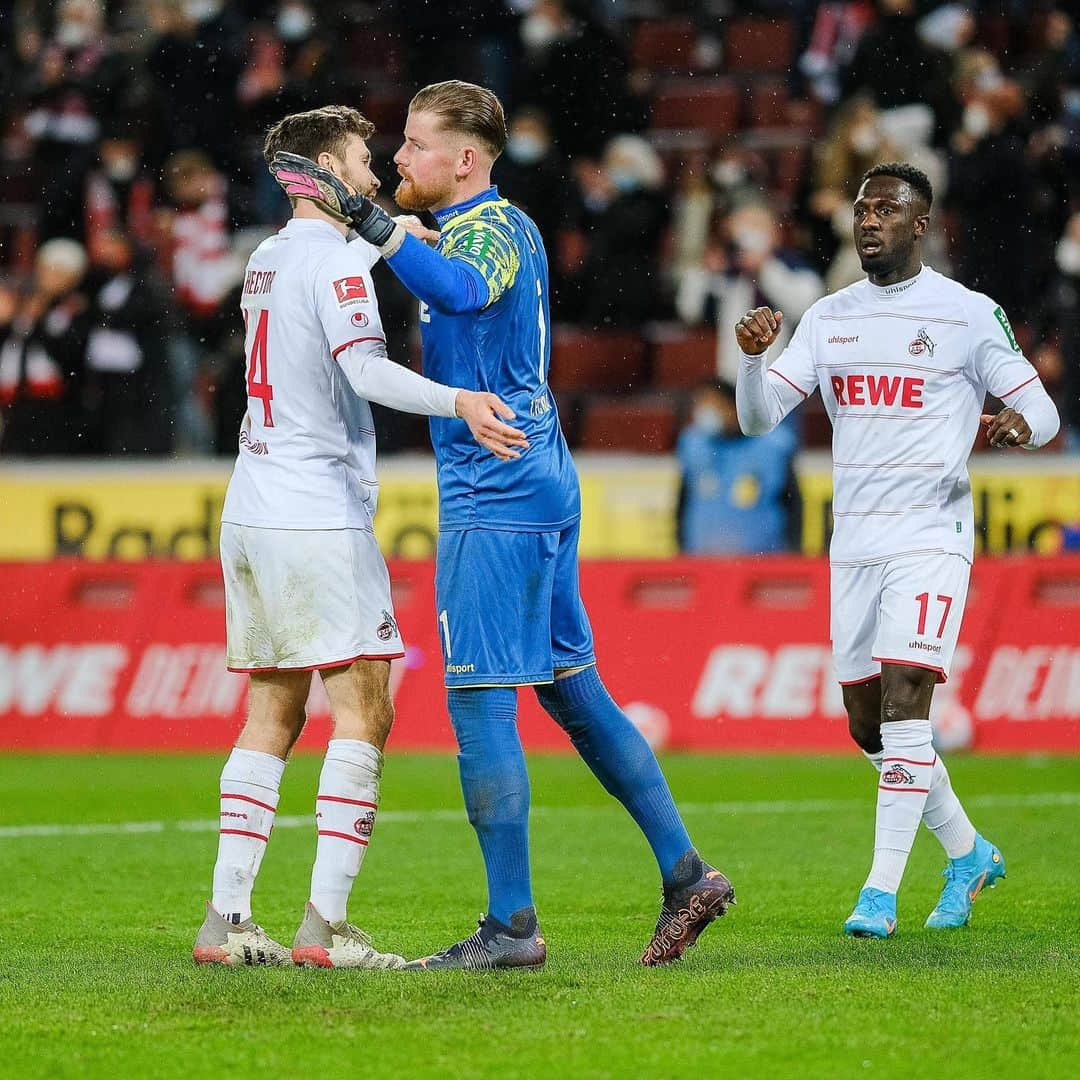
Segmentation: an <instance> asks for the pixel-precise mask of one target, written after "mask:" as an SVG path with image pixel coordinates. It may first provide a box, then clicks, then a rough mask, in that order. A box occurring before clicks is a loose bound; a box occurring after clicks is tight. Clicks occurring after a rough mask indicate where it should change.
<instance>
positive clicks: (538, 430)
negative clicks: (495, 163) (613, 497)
mask: <svg viewBox="0 0 1080 1080" xmlns="http://www.w3.org/2000/svg"><path fill="white" fill-rule="evenodd" d="M435 217H436V219H437V221H438V223H439V227H440V229H441V232H442V238H441V240H440V241H439V245H438V250H439V252H440V254H442V255H444V256H446V257H447V258H448V259H452V260H458V259H460V260H463V261H464V263H465V264H466V265H468V266H469V267H471V268H472V269H473V270H475V271H478V272H479V274H480V275H481V276H482V278H483V281H484V285H485V287H486V290H487V296H486V303H485V304H484V306H483V307H482V308H481V309H480V310H474V311H467V312H465V313H464V314H460V315H450V314H445V313H443V312H439V311H436V310H435V309H434V308H431V307H428V305H426V304H421V305H420V333H421V337H422V339H423V349H424V374H425V375H426V376H427V377H428V378H429V379H435V380H437V381H438V382H442V383H448V384H449V385H451V386H465V387H468V388H469V389H471V390H484V391H488V392H489V393H492V394H498V396H499V397H500V398H502V400H503V401H505V402H506V403H507V404H508V405H509V406H510V407H511V408H512V409H513V410H514V412H515V413H516V414H517V419H516V420H513V421H510V422H511V423H513V424H514V425H515V426H516V427H520V428H521V429H522V430H523V431H524V432H525V435H526V437H527V438H528V440H529V449H528V450H526V451H524V452H523V453H522V455H521V457H520V459H518V460H517V461H499V460H498V459H497V458H496V457H494V455H492V454H490V453H489V452H488V451H487V450H485V449H484V448H483V447H481V446H478V445H477V444H476V443H475V442H474V441H473V440H472V439H471V438H470V436H469V432H468V429H467V428H466V427H465V425H464V424H461V423H455V422H454V421H452V420H445V419H441V418H436V417H433V418H432V420H431V442H432V445H433V446H434V448H435V457H436V461H437V462H438V475H439V527H440V528H441V529H444V530H447V529H449V530H455V529H468V528H475V527H489V528H498V529H508V530H518V531H524V532H549V531H555V530H558V529H561V528H563V527H565V526H566V525H569V524H571V523H572V522H573V521H575V520H576V519H577V518H578V516H579V515H580V512H581V496H580V493H579V489H578V480H577V473H576V471H575V469H574V463H573V460H572V459H571V457H570V451H569V448H568V447H567V445H566V440H565V439H564V438H563V434H562V430H561V428H560V427H559V416H558V413H557V411H556V409H555V400H554V398H553V397H552V396H551V391H550V389H549V388H548V385H547V374H548V363H549V358H550V355H551V332H550V326H551V323H550V320H549V309H548V268H547V255H546V254H545V252H544V245H543V242H542V241H541V239H540V233H539V232H538V231H537V228H536V226H535V225H534V224H533V223H532V221H531V220H530V219H529V218H528V217H527V216H526V215H525V214H523V213H522V212H521V211H520V210H519V209H518V208H517V207H515V206H512V205H511V204H510V203H508V202H507V201H506V200H505V199H502V198H500V197H499V193H498V191H496V189H495V188H488V190H487V191H485V192H483V193H481V194H480V195H478V196H476V197H475V198H473V199H471V200H469V201H468V202H465V203H462V204H460V205H458V206H453V207H448V208H447V209H445V210H439V211H437V212H436V214H435Z"/></svg>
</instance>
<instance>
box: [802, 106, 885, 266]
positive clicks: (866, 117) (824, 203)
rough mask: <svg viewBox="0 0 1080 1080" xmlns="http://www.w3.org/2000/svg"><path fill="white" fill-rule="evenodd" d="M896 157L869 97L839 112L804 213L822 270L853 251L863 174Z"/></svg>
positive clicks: (821, 153)
mask: <svg viewBox="0 0 1080 1080" xmlns="http://www.w3.org/2000/svg"><path fill="white" fill-rule="evenodd" d="M896 156H897V155H896V154H895V152H894V149H893V147H891V146H890V145H889V144H888V143H887V141H886V140H885V138H884V135H883V134H882V130H881V115H880V113H879V112H878V110H877V107H876V106H875V105H874V103H873V101H872V100H871V99H870V98H869V97H867V96H865V95H858V96H856V97H854V98H852V99H851V100H850V101H846V102H844V104H843V105H841V106H840V108H839V109H837V111H836V115H835V117H834V118H833V121H832V124H831V126H830V128H829V132H828V134H827V135H826V137H825V139H824V140H823V141H822V143H821V145H820V146H819V147H818V150H817V153H816V156H815V160H814V173H813V188H812V191H811V193H810V196H809V198H808V199H807V202H806V208H805V209H806V212H807V216H808V218H809V220H810V226H811V231H812V234H813V238H814V249H815V252H816V253H817V257H818V260H819V263H818V265H819V266H820V267H821V268H822V269H825V268H826V267H828V266H830V265H831V264H832V263H833V262H834V260H835V259H836V258H837V253H838V251H840V250H841V249H843V247H844V246H845V245H848V246H849V247H853V244H854V241H853V240H852V238H851V204H852V203H853V202H854V201H855V195H856V193H857V192H858V190H859V181H860V178H861V177H862V175H863V173H865V172H866V170H867V169H869V168H871V167H872V166H874V165H876V164H877V163H878V162H879V161H892V160H894V159H895V158H896ZM844 284H850V282H845V283H844Z"/></svg>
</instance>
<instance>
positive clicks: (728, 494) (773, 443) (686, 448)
mask: <svg viewBox="0 0 1080 1080" xmlns="http://www.w3.org/2000/svg"><path fill="white" fill-rule="evenodd" d="M763 440H764V441H763ZM797 444H798V439H797V437H796V434H795V429H794V427H793V425H792V423H791V421H790V420H789V421H786V422H785V423H783V424H780V425H779V426H778V427H776V428H774V429H773V430H772V431H771V432H769V434H768V435H765V436H762V438H760V439H749V438H746V437H745V436H744V435H743V434H742V432H741V431H740V430H739V420H738V416H737V415H736V412H735V388H734V386H732V385H731V384H730V383H727V382H706V383H702V384H701V385H700V386H699V387H698V388H697V389H696V390H695V391H694V396H693V404H692V410H691V414H690V423H689V425H688V426H687V427H686V428H684V429H683V431H682V432H681V434H680V435H679V442H678V446H677V450H676V454H677V456H678V460H679V469H680V473H681V482H680V487H679V499H678V509H677V521H678V538H679V548H680V550H681V551H683V552H685V553H686V554H689V555H756V554H768V553H774V552H781V551H789V550H791V549H792V548H794V547H797V546H798V537H799V531H800V528H801V513H800V508H801V501H800V499H799V494H798V484H797V482H796V479H795V474H794V468H793V461H794V456H795V450H796V448H797Z"/></svg>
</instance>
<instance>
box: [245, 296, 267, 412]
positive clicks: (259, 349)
mask: <svg viewBox="0 0 1080 1080" xmlns="http://www.w3.org/2000/svg"><path fill="white" fill-rule="evenodd" d="M255 314H256V316H257V318H256V320H255V333H254V335H253V336H252V339H251V349H250V351H249V352H248V357H247V360H248V365H247V392H248V397H253V398H258V399H259V400H260V401H261V402H262V404H263V427H268V428H269V427H273V426H274V414H273V412H272V411H271V409H270V402H271V401H273V400H274V388H273V387H272V386H271V385H270V382H269V379H268V377H267V374H266V361H267V355H266V354H267V340H268V338H269V336H270V312H269V311H267V310H266V309H265V308H263V309H261V310H260V311H257V312H255ZM249 322H250V320H249V319H248V313H247V310H246V309H245V310H244V323H245V324H246V325H247V324H249Z"/></svg>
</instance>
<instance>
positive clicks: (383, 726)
mask: <svg viewBox="0 0 1080 1080" xmlns="http://www.w3.org/2000/svg"><path fill="white" fill-rule="evenodd" d="M367 712H368V715H369V716H370V717H371V726H372V727H373V728H374V729H375V734H376V736H377V737H378V738H379V739H380V740H381V742H385V741H386V738H387V736H388V735H389V734H390V729H391V728H392V727H393V726H394V703H393V702H392V701H391V700H390V698H389V696H386V697H383V698H381V699H380V700H378V701H375V702H373V703H372V704H371V707H370V708H369V709H368V710H367Z"/></svg>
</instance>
